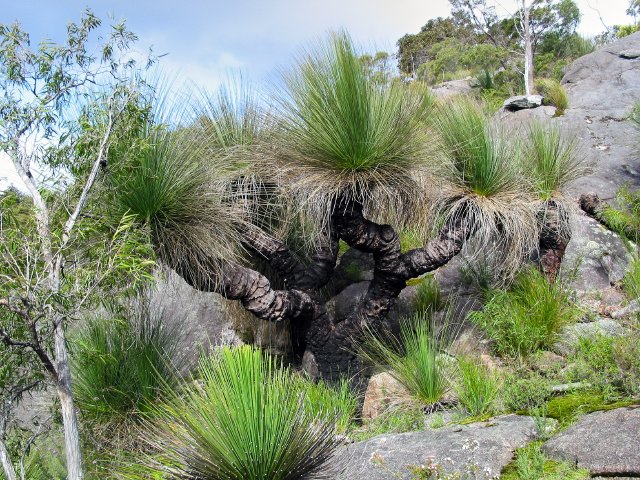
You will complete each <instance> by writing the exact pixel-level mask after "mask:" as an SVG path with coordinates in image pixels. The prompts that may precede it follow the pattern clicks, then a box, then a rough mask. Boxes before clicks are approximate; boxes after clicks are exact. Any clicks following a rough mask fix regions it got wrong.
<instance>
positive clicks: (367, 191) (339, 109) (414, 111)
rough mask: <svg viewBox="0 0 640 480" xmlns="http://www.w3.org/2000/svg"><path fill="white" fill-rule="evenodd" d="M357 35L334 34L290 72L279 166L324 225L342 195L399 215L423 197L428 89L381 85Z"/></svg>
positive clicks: (427, 149)
mask: <svg viewBox="0 0 640 480" xmlns="http://www.w3.org/2000/svg"><path fill="white" fill-rule="evenodd" d="M359 57H360V55H359V54H358V52H357V50H356V48H355V47H354V45H353V42H352V40H351V38H350V37H349V36H348V35H347V34H346V33H344V32H342V33H333V34H332V35H331V36H330V38H329V39H328V41H326V42H322V43H319V44H317V45H316V47H315V48H313V49H311V50H309V51H307V52H306V53H304V54H303V55H302V56H301V57H300V59H299V60H298V63H297V67H296V69H295V70H294V71H292V72H291V73H289V74H288V75H286V77H285V84H286V87H287V91H286V92H284V94H283V97H282V101H281V105H282V113H283V116H284V118H285V121H284V125H283V130H284V132H283V133H284V138H283V142H282V148H281V149H280V150H279V151H278V152H277V154H275V155H274V158H273V160H274V162H275V163H276V166H275V167H274V168H275V169H277V171H278V172H279V173H280V175H281V176H282V177H283V178H286V179H287V183H288V185H289V186H290V188H291V189H292V190H291V191H292V193H293V194H294V195H295V196H296V198H299V201H300V203H299V204H301V205H305V206H306V209H307V210H311V211H316V210H317V211H318V213H317V215H318V216H319V217H320V218H319V219H318V221H323V220H324V221H326V218H324V217H323V215H325V216H326V215H327V213H326V212H327V211H328V210H329V209H330V207H331V205H332V204H333V203H334V202H335V200H336V198H337V197H339V196H341V195H342V196H344V195H346V196H347V197H349V196H350V197H352V198H355V199H356V200H358V201H364V202H367V201H372V199H373V198H374V197H375V199H376V200H383V199H384V200H387V201H386V202H384V201H382V202H380V201H377V205H376V206H377V208H376V211H379V210H381V208H380V205H385V206H390V207H393V208H390V209H391V210H393V211H395V212H396V213H397V214H398V215H399V216H401V214H402V212H411V211H412V207H413V206H414V205H416V204H417V202H418V200H417V197H419V196H420V194H421V189H420V188H419V186H418V184H417V182H416V180H415V178H414V177H415V176H416V172H419V171H420V170H421V169H424V166H425V163H426V159H427V158H428V157H429V148H428V138H427V137H426V133H425V129H424V120H425V118H426V115H427V113H428V112H429V111H430V110H431V104H432V97H431V95H430V94H429V93H428V91H427V89H426V87H424V88H421V87H420V86H412V87H411V88H409V87H407V86H406V85H404V84H403V82H399V81H392V82H386V83H383V84H380V82H379V81H377V80H376V79H375V78H373V76H372V73H371V72H370V69H368V68H367V67H366V66H365V65H363V63H362V62H361V61H360V59H359Z"/></svg>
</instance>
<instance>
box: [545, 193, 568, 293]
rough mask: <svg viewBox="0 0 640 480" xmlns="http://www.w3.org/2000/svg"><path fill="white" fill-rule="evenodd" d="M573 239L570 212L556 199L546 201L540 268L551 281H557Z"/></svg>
mask: <svg viewBox="0 0 640 480" xmlns="http://www.w3.org/2000/svg"><path fill="white" fill-rule="evenodd" d="M569 240H571V230H570V229H569V214H568V212H567V211H566V210H565V209H563V208H562V206H561V205H559V204H558V203H556V202H554V201H548V202H546V203H545V208H544V211H543V213H542V228H541V230H540V238H539V245H538V247H539V252H540V268H541V269H542V272H543V273H544V275H545V276H546V277H547V280H549V282H552V283H553V282H555V281H556V278H557V277H558V272H559V271H560V266H561V265H562V259H563V258H564V253H565V251H566V249H567V244H568V243H569Z"/></svg>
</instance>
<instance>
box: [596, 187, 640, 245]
mask: <svg viewBox="0 0 640 480" xmlns="http://www.w3.org/2000/svg"><path fill="white" fill-rule="evenodd" d="M616 202H617V203H618V206H619V207H618V208H614V207H612V206H611V205H608V204H607V205H605V206H604V207H603V208H602V210H601V211H600V212H599V213H598V217H599V218H598V219H599V220H600V222H601V223H603V224H604V225H606V226H607V228H609V229H610V230H612V231H614V232H616V233H617V234H618V235H620V236H621V237H624V238H628V239H629V240H631V241H633V242H635V243H638V241H639V240H640V189H636V190H632V189H631V188H630V187H629V186H628V185H625V186H623V187H621V188H620V189H619V190H618V192H617V194H616Z"/></svg>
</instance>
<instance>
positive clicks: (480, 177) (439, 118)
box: [433, 99, 517, 197]
mask: <svg viewBox="0 0 640 480" xmlns="http://www.w3.org/2000/svg"><path fill="white" fill-rule="evenodd" d="M433 122H434V125H435V127H436V130H437V132H438V133H439V135H440V137H441V140H442V142H443V146H444V148H445V149H446V151H447V152H449V155H450V160H451V166H450V167H451V169H450V172H448V173H449V174H450V175H452V176H453V177H455V180H456V182H459V183H460V185H462V186H464V187H466V188H467V189H469V190H470V191H472V192H473V193H475V194H476V195H479V196H481V197H490V196H492V195H495V194H497V193H499V192H501V191H505V190H506V191H509V190H511V189H512V188H514V186H515V185H516V184H517V172H516V170H515V169H514V168H513V162H512V161H511V160H512V158H511V156H510V155H509V154H508V144H507V143H506V142H504V141H503V140H502V139H501V137H500V136H499V135H497V134H496V132H495V131H493V130H492V129H491V126H490V123H489V121H488V118H487V116H486V114H485V113H484V112H483V110H482V109H481V108H480V106H479V105H477V104H475V103H474V102H472V101H471V100H468V99H458V100H456V101H454V102H450V103H447V104H443V105H441V106H440V108H438V110H437V111H436V114H435V116H434V119H433Z"/></svg>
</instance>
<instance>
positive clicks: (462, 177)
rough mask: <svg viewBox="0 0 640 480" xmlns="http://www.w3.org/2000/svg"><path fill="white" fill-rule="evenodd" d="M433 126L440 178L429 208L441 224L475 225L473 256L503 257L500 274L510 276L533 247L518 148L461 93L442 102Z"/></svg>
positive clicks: (534, 229)
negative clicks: (517, 159)
mask: <svg viewBox="0 0 640 480" xmlns="http://www.w3.org/2000/svg"><path fill="white" fill-rule="evenodd" d="M432 123H433V126H434V128H435V131H436V133H437V134H438V137H439V138H440V143H441V146H440V147H441V148H440V150H441V151H442V161H441V163H440V164H439V165H438V168H437V171H436V174H437V175H438V177H439V179H440V180H441V182H442V186H441V188H440V190H439V192H438V198H437V199H436V200H435V201H434V203H433V207H432V215H433V218H442V219H444V224H449V223H450V222H453V221H459V220H461V219H462V220H464V221H466V222H468V223H469V224H470V225H472V226H473V228H474V236H473V237H474V246H475V247H478V248H476V249H475V254H474V255H473V258H477V259H481V258H483V257H486V256H491V255H492V254H496V252H499V253H498V255H499V256H500V258H501V259H502V261H501V263H500V265H501V266H502V268H501V269H500V271H499V272H498V271H497V272H495V273H497V274H499V276H506V277H508V276H510V275H511V274H512V272H514V271H517V270H518V268H519V266H520V265H521V264H522V263H523V259H524V258H526V256H527V255H528V254H529V253H530V252H531V251H533V250H534V249H535V248H536V245H537V243H536V241H535V240H537V238H538V223H537V217H536V215H537V212H536V211H535V208H533V204H532V201H531V193H530V191H529V189H528V188H527V185H526V183H525V181H524V179H523V177H522V175H521V174H520V172H519V169H518V168H517V167H518V162H517V161H514V159H516V158H518V155H519V153H518V151H517V150H516V149H514V148H513V147H514V143H513V142H512V141H508V140H507V137H506V135H505V134H504V132H502V131H501V130H499V129H498V128H497V127H496V126H493V125H492V124H491V122H490V119H489V118H488V116H487V115H486V113H485V112H484V111H483V110H482V108H481V107H480V106H479V105H478V104H477V103H475V102H473V101H471V100H470V99H467V98H464V97H457V98H455V99H453V100H451V101H449V102H446V103H442V104H441V105H439V108H438V109H437V110H436V112H435V115H434V118H433V121H432Z"/></svg>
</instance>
